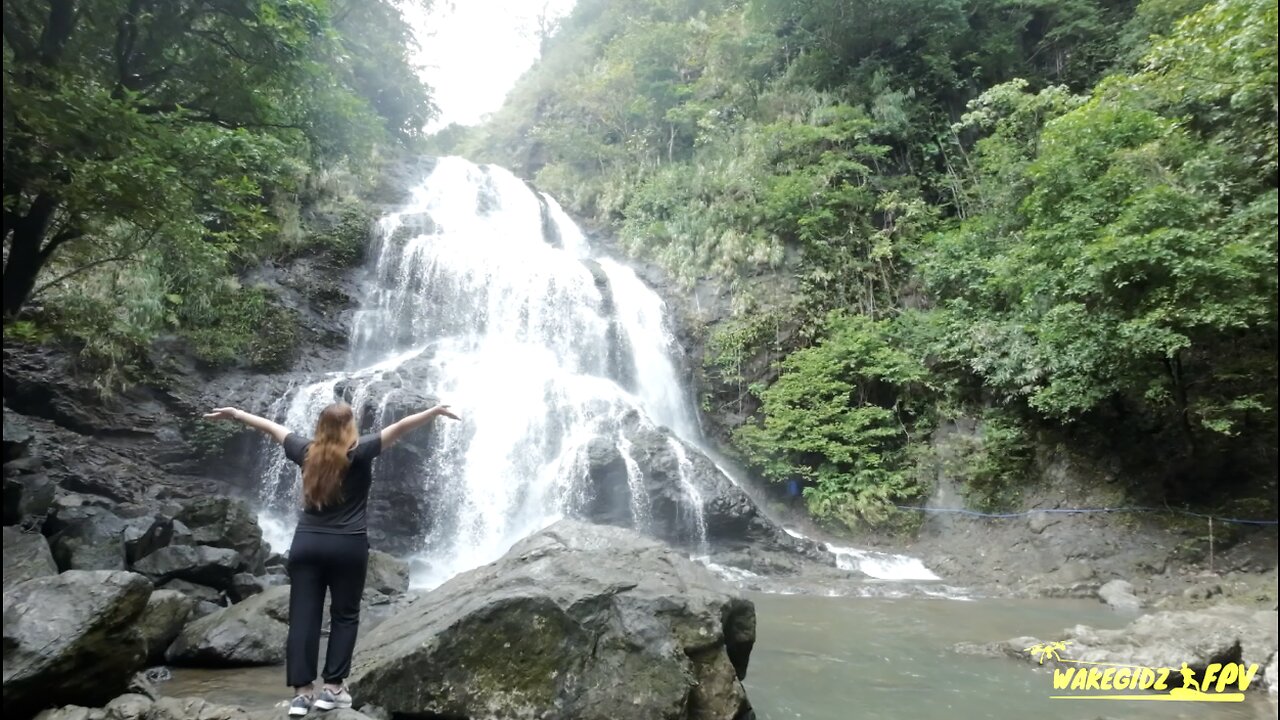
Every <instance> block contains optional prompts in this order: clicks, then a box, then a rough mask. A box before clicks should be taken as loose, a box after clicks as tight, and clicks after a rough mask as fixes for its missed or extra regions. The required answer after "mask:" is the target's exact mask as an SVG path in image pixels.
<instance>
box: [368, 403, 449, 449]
mask: <svg viewBox="0 0 1280 720" xmlns="http://www.w3.org/2000/svg"><path fill="white" fill-rule="evenodd" d="M439 415H443V416H444V417H447V418H453V419H454V420H460V419H461V418H459V417H458V416H457V415H454V414H453V411H451V410H450V409H449V406H448V405H437V406H435V407H433V408H431V409H430V410H423V411H422V412H420V413H414V414H412V415H410V416H409V417H406V418H401V419H400V420H397V421H395V422H393V423H391V424H390V425H388V426H386V427H384V428H382V432H381V433H380V434H379V438H380V439H381V440H382V449H384V450H385V449H387V448H389V447H391V446H392V445H395V444H396V442H398V441H399V440H400V438H401V437H404V435H405V433H407V432H409V431H410V430H414V429H416V428H420V427H422V426H423V425H426V424H427V423H429V422H431V421H432V420H433V419H435V418H436V417H437V416H439Z"/></svg>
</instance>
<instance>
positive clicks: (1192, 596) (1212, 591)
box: [1182, 583, 1222, 601]
mask: <svg viewBox="0 0 1280 720" xmlns="http://www.w3.org/2000/svg"><path fill="white" fill-rule="evenodd" d="M1221 594H1222V586H1221V585H1219V584H1218V583H1205V584H1203V585H1196V586H1194V587H1189V588H1187V589H1186V590H1183V591H1182V596H1183V597H1185V598H1186V599H1188V600H1196V601H1205V600H1208V599H1210V598H1213V597H1216V596H1218V595H1221Z"/></svg>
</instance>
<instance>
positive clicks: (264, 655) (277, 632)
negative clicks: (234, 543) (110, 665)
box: [165, 585, 289, 667]
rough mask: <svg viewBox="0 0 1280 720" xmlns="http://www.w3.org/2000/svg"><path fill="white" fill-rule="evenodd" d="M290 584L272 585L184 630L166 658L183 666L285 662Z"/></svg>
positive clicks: (203, 618)
mask: <svg viewBox="0 0 1280 720" xmlns="http://www.w3.org/2000/svg"><path fill="white" fill-rule="evenodd" d="M288 623H289V586H288V585H282V586H279V587H273V588H271V589H270V590H267V591H266V592H263V593H261V594H259V595H254V596H253V597H251V598H249V599H248V600H245V601H244V602H242V603H240V604H238V605H232V606H231V607H228V608H223V609H221V610H219V611H218V612H215V613H213V614H211V615H207V616H205V617H202V618H200V619H199V620H196V621H195V622H193V623H191V624H190V625H187V626H186V627H185V628H183V629H182V632H181V633H180V634H179V635H178V638H177V640H174V642H173V644H172V645H171V646H169V649H168V651H167V652H166V653H165V659H167V660H168V661H169V662H171V663H176V664H181V665H197V666H202V667H228V666H243V665H275V664H277V663H281V662H284V643H285V638H286V637H287V636H288V632H289V627H288Z"/></svg>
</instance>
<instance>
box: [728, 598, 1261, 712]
mask: <svg viewBox="0 0 1280 720" xmlns="http://www.w3.org/2000/svg"><path fill="white" fill-rule="evenodd" d="M752 599H753V600H754V601H755V603H756V613H757V617H758V626H757V640H756V647H755V650H754V651H753V652H752V653H751V666H750V668H749V671H748V673H747V682H746V685H747V689H748V692H749V694H750V696H751V702H752V704H753V705H754V706H755V708H756V712H757V714H758V715H759V717H760V720H796V719H803V720H851V719H854V718H886V719H895V718H902V719H903V720H935V719H936V720H941V719H943V718H946V719H948V720H955V719H957V718H963V719H964V720H970V719H972V720H988V719H989V720H1032V719H1037V720H1038V719H1040V718H1045V719H1048V718H1053V719H1055V720H1057V719H1059V718H1060V719H1061V720H1075V719H1077V718H1078V719H1082V720H1093V719H1094V718H1100V717H1104V718H1134V719H1143V718H1186V719H1188V720H1191V719H1192V718H1195V719H1197V720H1245V719H1246V718H1247V719H1248V720H1255V719H1258V718H1274V717H1275V716H1276V715H1275V710H1274V709H1272V706H1271V704H1270V703H1269V702H1267V701H1257V702H1253V701H1250V702H1246V703H1239V704H1234V703H1233V704H1230V705H1227V704H1221V703H1219V704H1205V703H1168V702H1164V703H1153V702H1133V701H1128V702H1099V701H1087V700H1050V699H1049V695H1051V694H1054V693H1051V692H1050V690H1051V687H1052V686H1051V676H1050V675H1049V673H1047V672H1040V671H1037V670H1036V669H1034V668H1033V667H1032V666H1030V665H1026V664H1023V663H1019V662H1017V661H1014V660H1008V659H1000V658H983V657H974V656H971V655H958V654H956V653H954V652H953V651H952V647H953V646H954V645H955V644H956V643H959V642H973V643H987V642H992V641H996V640H1005V639H1008V638H1013V637H1019V636H1023V635H1048V634H1052V633H1055V632H1057V631H1059V630H1062V629H1063V628H1067V627H1070V626H1072V625H1075V624H1078V623H1085V624H1088V625H1093V626H1095V627H1121V626H1123V625H1124V624H1125V622H1124V618H1122V617H1120V616H1118V615H1116V614H1115V613H1112V612H1110V611H1109V610H1107V609H1106V608H1105V607H1103V606H1102V605H1100V604H1099V603H1096V602H1074V601H1052V600H1025V601H1010V600H981V601H976V602H957V601H951V600H936V599H915V598H911V599H895V600H885V599H872V598H822V597H806V596H798V595H789V596H780V595H754V596H752Z"/></svg>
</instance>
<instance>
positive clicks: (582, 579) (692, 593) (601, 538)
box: [350, 520, 755, 720]
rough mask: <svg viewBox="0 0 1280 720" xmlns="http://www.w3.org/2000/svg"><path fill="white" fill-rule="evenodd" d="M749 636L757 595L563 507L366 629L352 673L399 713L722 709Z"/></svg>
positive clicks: (733, 689)
mask: <svg viewBox="0 0 1280 720" xmlns="http://www.w3.org/2000/svg"><path fill="white" fill-rule="evenodd" d="M754 642H755V608H754V606H753V605H752V603H751V602H750V601H748V600H746V599H744V598H742V597H740V596H739V595H737V594H736V592H735V591H733V590H731V589H730V588H729V587H728V586H727V585H725V584H724V583H723V582H722V581H720V580H718V579H717V578H715V577H714V576H713V575H711V573H710V572H709V571H708V570H707V569H706V568H704V567H702V566H701V565H698V564H697V563H693V562H691V561H689V560H688V559H686V558H685V557H684V556H683V555H681V554H680V553H678V552H676V551H673V550H672V549H670V548H668V547H666V546H665V545H662V544H660V543H658V542H656V541H654V540H651V539H648V538H645V537H642V536H639V535H637V534H636V533H634V532H632V531H628V530H623V529H619V528H614V527H606V526H599V525H589V524H586V523H582V522H578V521H572V520H570V521H562V522H560V523H557V524H555V525H553V526H551V527H550V528H548V529H546V530H544V531H542V532H540V533H538V534H536V535H534V536H532V537H530V538H527V539H525V540H523V541H521V542H520V543H517V544H516V546H515V547H513V548H512V549H511V550H510V551H509V552H508V553H507V555H506V556H504V557H503V558H502V559H500V560H498V561H497V562H495V563H492V564H490V565H486V566H484V567H481V568H477V569H476V570H472V571H470V572H468V573H464V574H462V575H459V576H457V577H455V578H453V579H452V580H450V581H449V582H447V583H445V584H444V585H442V586H441V587H439V588H437V589H436V590H433V591H432V592H430V593H427V594H426V595H424V596H422V597H421V598H420V599H418V600H417V602H414V603H412V604H410V605H409V607H408V608H407V609H405V610H403V611H401V612H399V613H397V614H396V615H394V616H393V617H391V618H390V619H389V620H387V621H386V622H384V623H382V624H381V625H379V626H378V627H377V628H375V629H374V630H372V631H371V632H369V633H367V634H366V635H365V636H364V637H363V639H362V640H361V641H360V644H359V646H358V648H357V651H356V657H355V666H354V667H353V670H352V675H351V677H350V683H351V687H352V692H353V694H354V695H356V696H357V697H359V698H360V700H361V702H368V703H372V704H374V705H377V706H379V707H382V708H385V709H386V710H387V711H388V712H390V713H391V714H392V715H393V716H400V715H406V716H415V717H416V716H425V717H436V716H443V717H509V718H514V717H520V718H530V719H537V718H547V719H550V718H578V719H581V720H593V719H599V720H605V719H609V720H630V719H633V718H634V719H636V720H639V719H644V720H659V719H660V718H671V719H673V720H674V719H675V718H688V717H691V716H692V717H697V718H700V719H703V720H712V719H720V718H723V719H724V720H729V719H731V718H744V717H749V716H750V712H751V711H750V703H749V702H748V701H747V696H746V692H745V690H744V689H743V687H742V684H741V679H742V678H743V677H745V675H746V671H747V663H748V660H749V658H750V654H751V648H752V646H753V644H754ZM691 709H692V710H693V712H694V714H693V715H691V714H690V711H691Z"/></svg>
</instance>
